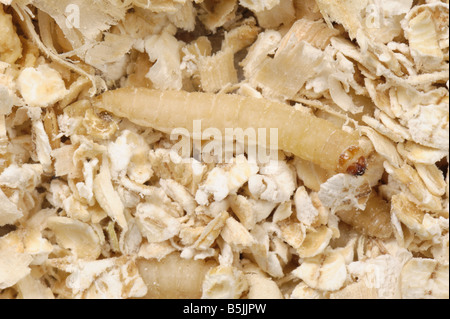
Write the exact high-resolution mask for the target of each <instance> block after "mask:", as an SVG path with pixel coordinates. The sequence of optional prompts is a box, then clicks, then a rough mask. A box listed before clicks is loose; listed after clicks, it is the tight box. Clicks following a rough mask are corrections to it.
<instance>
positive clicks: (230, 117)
mask: <svg viewBox="0 0 450 319" xmlns="http://www.w3.org/2000/svg"><path fill="white" fill-rule="evenodd" d="M94 105H95V106H96V107H97V108H99V109H102V110H105V111H108V112H111V113H113V114H114V115H116V116H118V117H124V118H127V119H128V120H130V121H131V122H133V123H135V124H138V125H141V126H144V127H152V128H154V129H157V130H159V131H162V132H165V133H168V134H170V133H171V131H172V130H173V129H175V128H185V129H187V130H188V131H189V132H191V133H192V132H193V123H194V121H195V120H201V121H202V122H201V125H202V128H217V129H219V130H220V131H221V132H222V134H224V133H225V129H226V128H240V129H243V130H244V131H245V130H246V129H248V128H254V129H255V130H257V129H260V128H263V129H267V130H269V129H271V128H274V129H277V130H278V148H279V149H281V150H283V151H287V152H290V153H293V154H294V155H296V156H298V157H300V158H302V159H305V160H308V161H311V162H313V163H315V164H317V165H319V166H321V167H322V168H325V169H328V170H333V171H336V172H346V171H347V170H349V171H348V173H350V174H354V175H356V174H359V175H361V174H362V173H364V169H365V166H364V163H365V158H367V154H364V151H363V150H362V149H361V148H360V147H359V136H358V134H357V133H353V134H350V133H347V132H345V131H343V130H341V129H339V128H337V127H336V126H334V125H333V124H332V123H330V122H328V121H326V120H324V119H320V118H317V117H315V116H313V115H309V114H306V113H303V112H300V111H297V110H295V109H294V108H293V107H291V106H289V105H287V104H284V103H279V102H275V101H269V100H267V99H263V98H254V97H244V96H240V95H236V94H212V93H200V92H193V93H188V92H185V91H160V90H152V89H146V88H122V89H117V90H113V91H108V92H106V93H103V94H102V95H100V96H99V97H97V98H96V100H95V101H94ZM264 146H267V145H264ZM355 163H356V164H357V166H358V169H357V170H355V167H354V166H355Z"/></svg>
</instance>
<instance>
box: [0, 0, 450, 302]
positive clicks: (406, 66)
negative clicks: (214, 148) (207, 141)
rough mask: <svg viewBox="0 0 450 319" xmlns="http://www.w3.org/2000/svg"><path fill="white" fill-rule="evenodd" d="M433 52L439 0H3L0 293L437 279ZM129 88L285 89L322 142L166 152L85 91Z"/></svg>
mask: <svg viewBox="0 0 450 319" xmlns="http://www.w3.org/2000/svg"><path fill="white" fill-rule="evenodd" d="M448 62H449V3H448V0H447V1H438V0H414V1H413V0H389V1H378V0H363V1H352V0H344V1H332V0H156V1H150V0H149V1H147V0H145V1H144V0H59V1H50V0H0V298H8V299H9V298H39V299H41V298H60V299H73V298H243V299H247V298H249V299H250V298H285V299H308V298H318V299H330V298H331V299H376V298H384V299H387V298H390V299H393V298H405V299H406V298H408V299H422V298H440V299H442V298H445V299H447V298H449V287H448V286H449V232H448V231H449V219H448V218H449V173H448V158H449V75H448V72H449V63H448ZM137 88H140V89H139V90H140V91H139V92H144V93H146V92H153V94H159V95H157V96H158V97H159V99H160V101H161V103H160V104H161V105H159V106H158V109H163V108H164V107H165V103H166V102H167V104H168V105H169V104H170V103H172V102H171V100H172V98H171V96H177V95H176V94H175V93H173V94H172V95H171V94H170V93H167V92H169V91H171V92H173V91H179V92H182V93H180V94H185V95H182V96H186V97H187V98H186V100H188V98H189V99H192V100H194V98H195V97H197V96H198V97H199V98H204V99H205V100H207V98H210V99H214V101H215V102H214V104H212V105H213V106H217V108H218V107H219V105H220V103H221V101H225V100H226V99H223V95H225V94H233V95H237V96H238V99H239V100H242V101H254V100H252V99H260V100H261V101H264V102H261V103H262V104H264V103H266V104H267V105H278V106H279V105H280V104H283V107H285V108H286V107H289V110H295V112H296V114H297V113H298V114H300V115H299V118H308V119H309V118H314V119H321V120H320V121H318V122H317V123H321V124H320V125H319V127H314V128H313V129H312V130H305V132H304V134H305V136H302V138H304V139H305V141H306V140H307V141H310V140H311V139H314V138H315V139H316V142H317V143H318V144H319V146H318V147H320V148H321V150H322V152H325V153H320V152H316V151H311V150H310V147H311V145H302V147H301V149H302V152H303V153H301V154H300V156H297V155H298V154H293V153H291V152H289V151H286V150H285V149H284V150H282V149H280V150H279V152H278V153H277V154H278V159H277V160H273V161H270V162H267V163H258V162H254V161H251V160H250V159H249V158H248V157H247V156H246V153H245V151H243V150H242V149H241V150H240V151H239V150H238V148H236V151H235V153H234V155H233V159H232V161H230V162H229V163H218V161H214V158H213V160H211V161H208V162H205V161H200V160H198V158H196V157H195V156H194V155H193V154H194V150H193V154H191V155H190V156H189V158H188V159H187V160H186V159H184V160H183V161H180V160H176V159H179V158H180V155H179V154H178V153H177V152H176V151H174V150H173V146H174V144H175V142H176V141H174V140H173V139H171V137H170V134H168V132H167V131H164V130H161V129H159V130H158V128H157V127H155V126H154V125H153V124H152V123H148V125H140V124H137V123H136V122H139V121H136V118H137V119H138V118H139V117H142V115H141V113H139V112H137V113H136V112H135V114H134V115H133V116H134V118H135V119H134V120H133V116H130V117H127V116H121V115H120V114H118V113H117V112H114V110H112V111H111V112H109V110H107V111H105V110H104V109H101V108H99V103H98V101H99V97H100V101H104V100H101V97H102V96H105V97H106V96H107V95H105V94H112V95H110V97H111V96H112V99H114V98H115V97H116V96H118V95H115V94H116V93H117V92H125V93H126V95H125V98H123V99H121V100H117V101H119V102H117V103H116V104H122V105H125V106H127V107H128V106H129V107H133V106H134V105H135V102H136V100H135V99H133V92H137ZM116 90H118V91H116ZM120 90H125V91H120ZM133 90H134V91H133ZM155 92H156V93H155ZM186 92H200V93H199V94H198V95H193V94H194V93H186ZM136 94H137V93H136ZM195 94H197V93H195ZM189 101H191V100H188V102H189ZM188 102H186V103H187V104H186V105H187V106H186V108H185V109H184V110H183V112H186V114H189V112H192V114H194V112H197V110H196V107H197V106H196V105H194V104H193V105H188V104H189V103H188ZM127 103H128V104H127ZM242 103H244V104H245V103H246V102H242ZM100 104H101V103H100ZM264 105H265V104H264ZM100 106H101V105H100ZM104 106H105V105H104ZM225 106H227V105H225ZM149 107H151V106H149ZM221 107H222V109H223V105H222V106H221ZM280 107H281V106H280ZM199 110H200V108H199ZM231 111H232V105H230V112H231ZM150 113H151V111H150ZM263 116H264V115H263V114H262V115H261V117H263ZM166 117H167V121H168V120H169V119H170V118H171V115H170V114H169V113H167V112H166ZM256 117H258V118H259V116H258V115H257V116H256ZM256 117H254V118H253V119H252V118H251V117H250V116H249V118H248V119H246V120H247V122H249V123H251V121H252V120H254V119H255V118H256ZM158 120H159V119H158ZM163 120H164V119H163ZM161 121H162V120H161ZM164 121H166V120H164ZM144 122H145V121H144ZM139 123H141V124H142V123H143V122H142V121H141V122H139ZM144 124H146V123H144ZM281 124H283V123H281ZM217 125H219V123H218V122H217ZM249 125H250V124H249ZM286 125H287V126H289V128H295V125H296V123H295V121H292V122H290V123H286ZM322 125H324V126H323V127H320V126H322ZM280 126H282V125H280ZM325 126H326V127H327V128H332V129H333V130H334V131H336V132H340V133H339V134H341V135H342V136H343V137H346V136H352V137H355V136H356V137H357V138H356V140H357V142H358V143H359V144H358V145H359V147H361V149H363V150H364V154H365V156H361V157H360V159H361V161H360V162H357V163H356V164H355V165H357V169H356V170H355V167H353V169H352V170H347V171H346V170H340V169H338V167H336V165H335V164H333V163H334V162H333V160H336V158H335V159H333V158H331V157H328V156H321V155H323V154H329V153H326V152H327V151H328V150H329V149H332V148H333V147H334V145H332V144H334V143H332V142H330V141H329V140H328V139H327V138H321V136H320V135H321V134H320V132H325V131H326V130H325V129H324V128H325ZM295 129H297V128H295ZM292 132H296V131H295V130H293V131H292ZM341 135H339V136H341ZM297 137H298V138H300V136H293V137H292V136H291V140H293V141H294V140H295V139H296V138H297ZM325 137H326V136H325ZM288 139H289V136H288ZM341 140H342V141H341V142H342V143H345V142H346V140H345V138H341ZM302 141H303V139H302ZM327 143H328V145H327ZM197 145H198V144H197ZM194 148H195V144H194ZM244 149H245V147H244ZM330 152H331V151H330ZM330 154H331V153H330ZM210 155H211V154H210ZM347 155H348V156H350V155H349V154H347ZM347 155H346V156H347ZM358 156H359V155H358ZM211 157H214V155H211ZM210 159H211V158H210Z"/></svg>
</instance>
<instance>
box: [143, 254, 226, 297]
mask: <svg viewBox="0 0 450 319" xmlns="http://www.w3.org/2000/svg"><path fill="white" fill-rule="evenodd" d="M137 265H138V268H139V273H140V275H141V277H142V279H143V280H144V282H145V284H146V285H147V288H148V292H147V295H146V296H145V297H144V298H146V299H199V298H201V296H202V285H203V280H204V278H205V276H206V273H207V272H208V271H209V270H210V269H211V268H212V267H215V266H217V263H216V262H214V261H204V260H194V259H184V258H181V257H180V256H179V255H178V254H177V253H173V254H170V255H168V256H166V257H164V258H163V259H161V260H159V261H158V260H156V259H149V260H147V259H138V260H137Z"/></svg>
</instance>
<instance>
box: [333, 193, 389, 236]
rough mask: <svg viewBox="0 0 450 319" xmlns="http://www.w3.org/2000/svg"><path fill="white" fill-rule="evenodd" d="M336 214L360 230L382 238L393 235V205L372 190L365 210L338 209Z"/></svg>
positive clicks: (368, 234) (365, 233)
mask: <svg viewBox="0 0 450 319" xmlns="http://www.w3.org/2000/svg"><path fill="white" fill-rule="evenodd" d="M336 215H337V216H338V217H339V218H340V219H341V220H342V221H343V222H345V223H347V224H349V225H351V226H352V227H353V228H354V229H356V230H357V231H358V232H360V233H362V234H364V235H367V236H371V237H376V238H381V239H386V238H389V237H391V235H392V232H393V230H392V226H391V205H390V204H389V203H388V202H386V201H385V200H384V199H383V198H381V196H379V195H378V194H376V193H374V192H372V193H371V195H370V197H369V200H368V201H367V203H366V208H365V209H364V210H358V209H356V208H355V209H352V210H344V211H337V212H336Z"/></svg>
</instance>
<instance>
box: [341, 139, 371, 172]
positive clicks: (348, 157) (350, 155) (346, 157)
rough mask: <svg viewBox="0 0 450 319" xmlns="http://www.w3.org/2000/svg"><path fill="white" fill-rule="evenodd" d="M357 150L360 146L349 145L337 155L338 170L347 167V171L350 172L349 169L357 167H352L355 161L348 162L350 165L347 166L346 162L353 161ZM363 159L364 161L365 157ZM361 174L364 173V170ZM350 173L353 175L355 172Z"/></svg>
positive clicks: (352, 169)
mask: <svg viewBox="0 0 450 319" xmlns="http://www.w3.org/2000/svg"><path fill="white" fill-rule="evenodd" d="M359 151H360V148H359V147H358V146H350V147H349V148H347V149H346V150H345V151H344V152H343V153H342V154H341V155H340V156H339V166H338V169H339V171H340V172H344V171H346V167H348V168H347V173H349V174H351V173H350V172H349V170H351V171H354V170H355V169H357V167H352V166H354V165H355V163H352V164H350V166H348V164H349V163H350V162H352V161H353V159H354V158H355V156H356V155H357V154H358V152H359ZM364 161H365V159H364ZM358 162H359V161H358ZM362 174H364V172H363V173H362ZM362 174H361V175H362ZM352 175H355V174H352Z"/></svg>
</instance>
